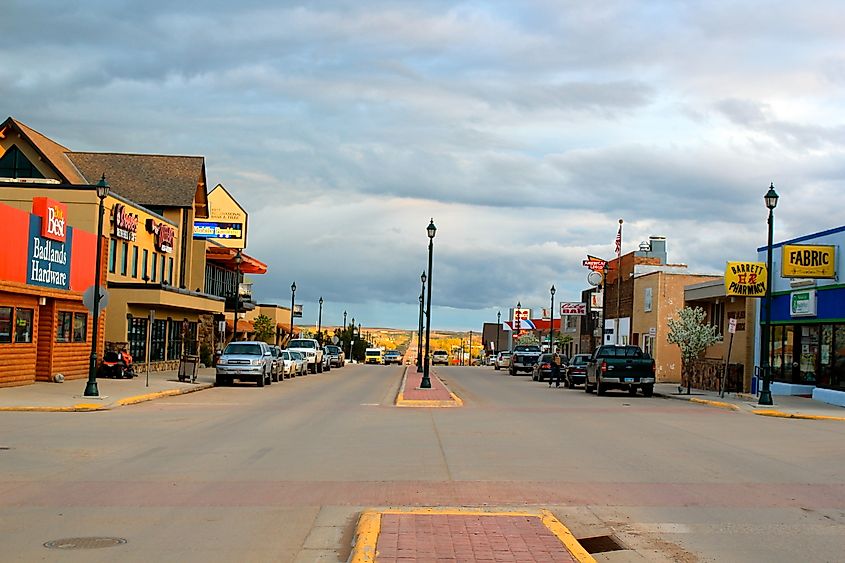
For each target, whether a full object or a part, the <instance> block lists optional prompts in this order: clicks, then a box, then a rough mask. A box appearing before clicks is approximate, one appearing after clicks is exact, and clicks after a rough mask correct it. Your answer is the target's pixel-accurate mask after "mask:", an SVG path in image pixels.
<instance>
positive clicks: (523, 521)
mask: <svg viewBox="0 0 845 563" xmlns="http://www.w3.org/2000/svg"><path fill="white" fill-rule="evenodd" d="M376 554H377V555H376V559H375V561H376V562H377V563H411V562H419V563H422V562H431V563H435V562H436V563H446V562H450V563H462V562H463V563H470V562H476V561H481V562H484V561H487V562H505V561H507V562H517V561H519V562H522V561H524V562H529V561H536V562H539V561H543V562H569V561H577V560H576V559H575V558H574V557H573V556H572V555H571V554H570V553H569V551H568V550H567V549H566V547H564V545H563V544H562V543H561V541H560V540H559V539H558V538H557V537H556V536H555V535H554V534H553V533H552V532H551V530H549V529H548V528H547V527H546V526H545V525H544V524H543V522H542V521H541V520H540V518H539V517H536V516H505V515H490V516H486V515H477V514H468V515H463V514H448V515H447V514H384V515H383V516H382V519H381V530H380V532H379V536H378V543H377V545H376Z"/></svg>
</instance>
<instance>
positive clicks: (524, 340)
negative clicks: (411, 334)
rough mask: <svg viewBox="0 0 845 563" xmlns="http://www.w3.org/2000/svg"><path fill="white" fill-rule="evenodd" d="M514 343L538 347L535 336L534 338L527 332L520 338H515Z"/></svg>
mask: <svg viewBox="0 0 845 563" xmlns="http://www.w3.org/2000/svg"><path fill="white" fill-rule="evenodd" d="M516 343H517V344H520V345H522V346H531V345H537V346H539V344H540V341H539V340H538V339H537V337H536V336H534V333H531V332H529V333H527V334H523V335H522V336H519V337H517V339H516Z"/></svg>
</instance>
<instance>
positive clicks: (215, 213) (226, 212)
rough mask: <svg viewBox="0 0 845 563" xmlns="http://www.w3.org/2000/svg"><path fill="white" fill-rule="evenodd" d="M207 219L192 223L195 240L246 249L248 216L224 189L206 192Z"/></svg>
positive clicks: (219, 185)
mask: <svg viewBox="0 0 845 563" xmlns="http://www.w3.org/2000/svg"><path fill="white" fill-rule="evenodd" d="M208 207H209V211H208V218H207V219H202V220H198V221H195V222H194V229H193V236H194V238H195V239H204V240H213V241H214V242H216V243H217V244H219V245H221V246H225V247H228V248H246V237H247V231H248V224H249V216H248V215H247V213H246V211H244V208H243V207H241V206H240V204H239V203H238V202H237V201H236V200H235V198H234V197H232V194H230V193H229V192H228V191H226V188H224V187H223V186H222V185H221V184H218V185H217V186H216V187H215V188H214V189H213V190H211V191H210V192H208Z"/></svg>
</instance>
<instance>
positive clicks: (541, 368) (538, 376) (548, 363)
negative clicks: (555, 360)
mask: <svg viewBox="0 0 845 563" xmlns="http://www.w3.org/2000/svg"><path fill="white" fill-rule="evenodd" d="M551 377H552V355H551V354H542V355H541V356H540V357H539V358H538V359H537V363H535V364H534V366H533V367H532V368H531V379H532V380H534V381H545V380H546V379H551Z"/></svg>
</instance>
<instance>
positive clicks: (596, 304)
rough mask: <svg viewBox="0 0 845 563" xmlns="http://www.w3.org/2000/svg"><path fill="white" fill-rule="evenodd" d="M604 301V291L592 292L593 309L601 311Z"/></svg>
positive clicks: (591, 304) (591, 306)
mask: <svg viewBox="0 0 845 563" xmlns="http://www.w3.org/2000/svg"><path fill="white" fill-rule="evenodd" d="M603 301H604V292H603V291H594V292H592V293H591V294H590V309H592V310H593V311H601V306H602V302H603Z"/></svg>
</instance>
